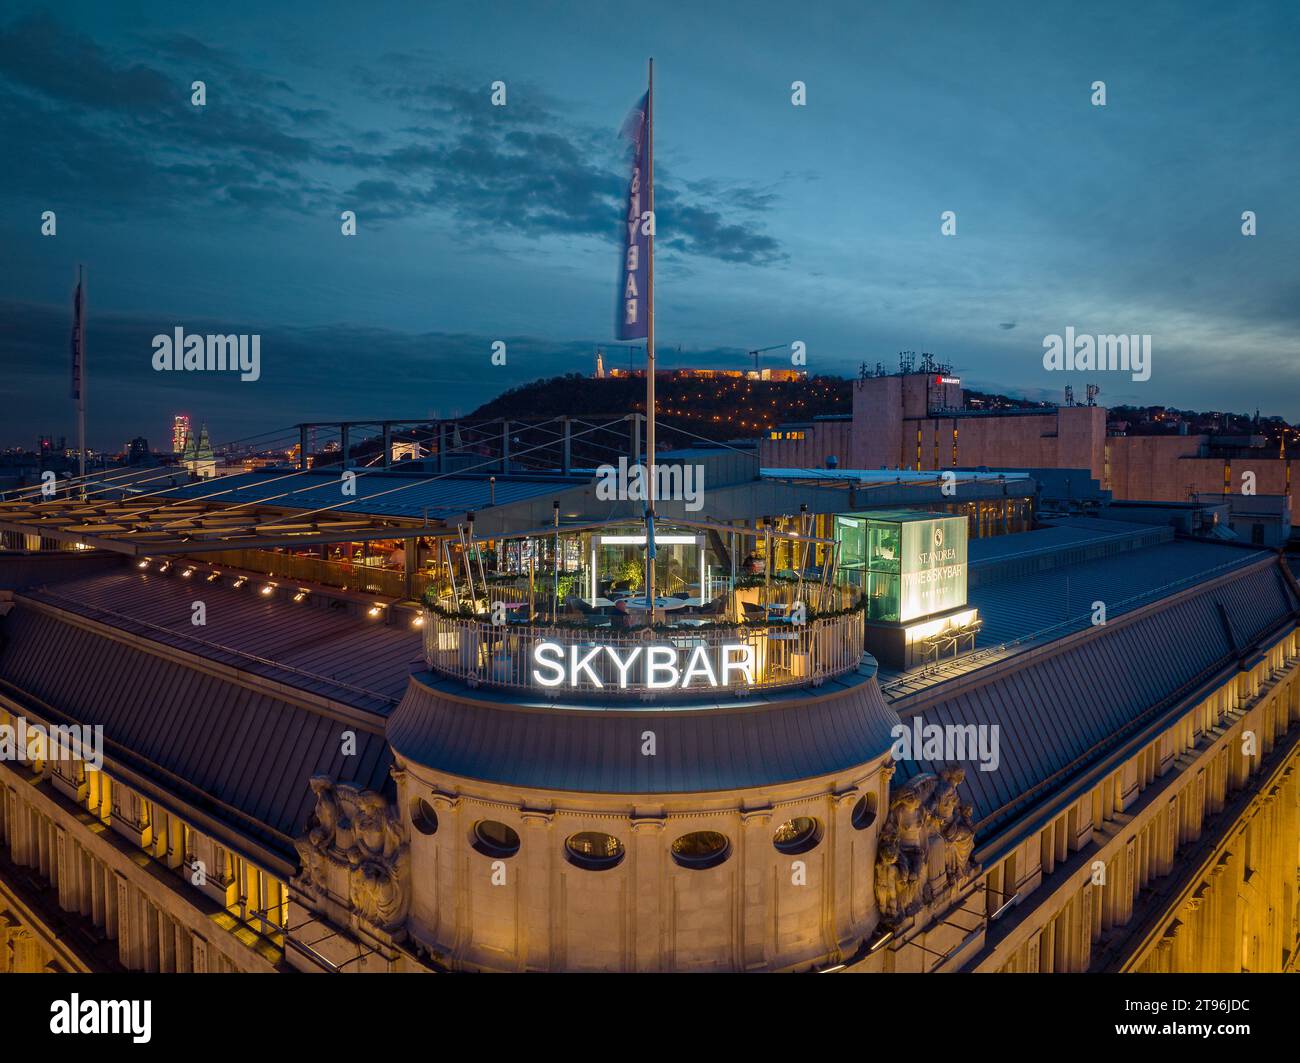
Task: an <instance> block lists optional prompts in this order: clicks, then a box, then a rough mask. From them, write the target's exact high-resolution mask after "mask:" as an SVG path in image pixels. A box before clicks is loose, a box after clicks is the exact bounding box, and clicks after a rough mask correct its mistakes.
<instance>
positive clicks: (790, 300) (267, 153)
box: [0, 0, 1300, 446]
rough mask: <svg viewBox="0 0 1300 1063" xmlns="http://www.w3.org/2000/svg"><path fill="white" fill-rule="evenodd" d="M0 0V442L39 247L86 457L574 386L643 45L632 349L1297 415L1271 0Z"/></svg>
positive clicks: (1287, 193)
mask: <svg viewBox="0 0 1300 1063" xmlns="http://www.w3.org/2000/svg"><path fill="white" fill-rule="evenodd" d="M742 11H743V12H744V14H743V15H742V14H741V13H740V12H742ZM5 12H6V14H5V15H4V16H3V17H2V18H3V20H2V21H0V143H3V145H4V148H3V151H4V163H3V165H2V166H0V255H2V256H3V257H2V258H0V262H3V286H2V287H0V370H2V372H0V409H3V411H4V414H3V416H2V417H0V444H4V445H9V444H13V443H26V444H28V445H30V443H31V442H32V440H33V439H34V437H35V435H36V434H37V433H38V432H40V431H52V432H55V433H56V434H57V433H67V434H68V435H72V432H73V427H74V420H73V413H72V409H71V404H70V402H69V401H68V399H67V389H66V375H67V329H68V321H69V307H70V296H71V287H72V279H73V275H74V271H75V266H76V264H77V263H78V262H83V263H85V264H86V266H87V268H88V271H89V278H90V279H89V284H88V292H89V306H90V310H91V319H90V331H89V336H88V347H89V357H90V359H91V361H90V369H89V373H90V396H91V409H90V440H91V443H92V444H93V445H96V446H120V444H121V442H122V440H124V439H125V438H126V437H127V436H129V435H134V434H136V433H144V434H146V435H147V436H148V437H149V438H150V440H151V442H154V443H155V445H157V444H161V443H163V442H164V441H165V436H166V432H167V428H166V426H167V424H168V423H169V421H170V416H171V414H172V413H173V412H176V411H179V410H185V411H188V412H190V413H192V414H193V415H194V416H195V417H196V418H197V419H201V420H204V421H207V422H208V423H209V424H210V425H211V426H212V430H213V437H214V439H229V438H235V437H237V436H241V435H246V434H249V433H251V432H255V431H260V430H263V429H269V428H273V427H276V426H279V425H284V424H289V423H292V422H294V421H298V420H305V419H313V418H315V419H324V418H330V417H377V416H391V417H416V416H427V415H430V414H441V415H447V414H454V413H457V412H465V411H468V410H470V409H472V408H473V407H474V406H476V405H477V404H479V403H480V402H481V401H483V400H485V399H487V398H489V397H491V396H492V395H494V394H496V393H497V392H498V391H500V390H502V389H503V388H505V387H509V386H513V385H516V384H519V383H522V382H524V381H526V380H530V379H533V378H535V377H538V376H544V375H552V374H555V373H561V372H568V371H574V370H578V371H584V372H585V371H590V368H591V365H592V352H593V351H594V349H595V347H596V346H597V345H600V344H604V345H606V346H607V348H609V347H610V344H611V340H612V337H613V303H614V295H615V291H614V288H615V271H616V268H617V258H618V249H617V244H616V240H617V234H618V226H619V222H620V215H621V206H620V203H619V199H620V197H621V193H622V186H623V184H624V181H625V174H624V154H623V148H622V146H621V144H620V142H619V140H618V136H617V134H618V129H619V127H620V125H621V124H622V121H623V118H624V116H625V115H626V113H627V111H628V109H629V107H630V106H631V105H632V103H633V102H634V101H635V100H636V98H637V96H638V95H639V93H640V92H641V91H643V85H644V77H645V57H646V56H647V55H651V54H653V55H654V56H655V59H656V88H657V93H656V112H657V113H656V168H657V176H658V203H657V206H658V208H659V217H658V223H659V224H658V227H659V236H660V238H659V241H658V252H659V254H658V261H657V277H658V329H659V340H660V349H661V354H662V358H663V362H664V363H665V364H667V365H673V364H713V365H721V364H733V365H739V364H744V363H745V358H744V355H743V352H744V350H746V349H748V348H751V347H761V346H767V345H769V344H776V343H788V342H790V341H791V340H794V339H801V340H803V341H804V342H805V343H806V344H807V348H808V352H809V367H810V368H811V369H812V370H814V371H824V372H839V373H845V374H848V373H851V372H853V371H854V370H855V369H856V367H857V365H858V364H859V363H860V362H863V361H866V362H869V363H871V364H873V365H874V363H875V362H876V361H878V360H883V361H886V362H894V361H895V360H896V352H897V351H899V350H900V349H913V350H917V351H933V352H935V353H936V354H938V355H939V356H941V357H942V358H945V359H947V360H949V361H951V362H953V363H954V364H955V366H956V367H957V369H958V370H959V371H960V372H961V374H962V376H963V378H964V379H965V380H966V381H967V382H968V383H970V384H974V385H976V386H984V387H989V388H998V389H1002V390H1008V391H1013V392H1016V393H1020V394H1028V395H1033V396H1040V395H1048V396H1059V394H1060V391H1061V388H1062V387H1063V386H1064V384H1065V383H1067V382H1073V383H1074V384H1075V385H1076V387H1079V388H1080V390H1081V388H1082V384H1083V383H1084V382H1085V381H1086V380H1089V379H1091V380H1095V381H1096V382H1098V383H1100V384H1101V386H1102V392H1103V394H1102V400H1103V402H1106V403H1108V404H1118V403H1121V402H1133V401H1140V402H1160V403H1167V404H1171V405H1181V406H1191V407H1200V408H1214V409H1235V410H1251V411H1253V410H1254V408H1255V407H1256V406H1259V407H1260V408H1262V410H1263V411H1264V412H1265V413H1278V414H1282V415H1283V416H1286V417H1288V418H1289V419H1293V420H1294V419H1297V418H1300V341H1298V340H1297V335H1298V334H1300V283H1298V282H1297V266H1296V263H1297V261H1300V207H1298V206H1297V189H1298V188H1300V184H1297V181H1298V179H1300V138H1297V135H1296V133H1297V129H1298V128H1300V5H1297V4H1295V3H1293V2H1290V0H1286V2H1273V3H1263V2H1243V3H1234V4H1231V5H1227V4H1221V3H1194V2H1176V3H1160V2H1152V3H1142V4H1134V3H1132V2H1131V0H1125V2H1116V3H1111V2H1099V3H1089V4H1076V3H1064V2H1062V3H1059V4H1057V3H1028V2H1027V3H999V2H990V3H983V4H968V3H927V2H910V3H897V4H874V3H873V4H863V3H861V2H852V0H850V2H843V3H825V2H818V0H811V2H808V3H802V4H790V3H787V2H784V0H781V2H751V3H746V4H745V5H743V7H742V6H738V5H736V4H735V3H734V2H733V3H712V2H707V0H692V2H687V3H676V2H669V0H664V2H658V3H654V4H641V5H626V4H612V3H595V2H590V3H577V2H572V3H552V4H538V3H527V2H522V0H521V2H507V0H500V2H496V3H492V4H466V3H442V2H434V3H429V2H419V3H415V2H413V3H390V2H384V0H375V2H372V3H369V4H364V5H361V4H339V3H332V2H330V0H313V2H310V3H298V2H285V3H274V4H272V3H239V2H226V3H223V4H220V5H206V4H192V3H176V4H162V3H159V4H143V3H127V2H119V3H115V4H111V5H108V4H103V3H81V2H69V0H65V2H61V3H60V4H58V5H53V6H50V7H48V8H47V7H42V6H39V5H27V4H23V3H12V2H11V3H9V4H6V5H5ZM194 80H203V81H205V82H206V85H207V105H206V106H205V107H202V108H199V107H194V106H192V105H191V103H190V83H191V82H192V81H194ZM497 80H500V81H504V82H505V83H506V86H507V105H506V106H505V107H493V106H491V104H490V99H489V97H490V91H491V90H490V85H491V83H492V82H493V81H497ZM795 80H801V81H804V82H805V83H806V85H807V106H806V107H794V106H792V105H791V103H790V86H791V82H792V81H795ZM1096 80H1102V81H1105V83H1106V89H1107V106H1105V107H1094V106H1092V105H1091V103H1090V94H1091V89H1090V86H1091V84H1092V82H1094V81H1096ZM44 210H53V211H55V212H56V214H57V218H58V234H57V236H55V237H52V238H51V237H43V236H42V235H41V233H40V215H41V212H42V211H44ZM343 210H354V211H355V212H356V214H357V217H358V225H359V235H358V236H357V237H355V238H346V237H344V236H342V235H341V233H340V228H339V214H340V212H341V211H343ZM945 210H952V211H955V212H956V214H957V229H958V231H957V235H956V236H955V237H944V236H942V235H941V234H940V214H941V212H942V211H945ZM1243 210H1253V211H1255V212H1256V213H1257V216H1258V226H1259V235H1257V236H1255V237H1250V238H1248V237H1244V236H1242V235H1241V231H1240V229H1241V220H1240V219H1241V213H1242V211H1243ZM177 326H183V327H186V328H187V329H190V330H192V331H220V332H257V333H260V334H261V336H262V360H263V373H262V379H261V380H260V381H258V382H257V383H239V382H238V381H236V380H234V379H213V378H211V377H208V376H205V375H203V374H171V375H166V374H158V373H155V372H154V371H153V370H152V369H151V367H150V362H149V359H150V354H151V348H150V338H151V337H152V336H153V335H155V334H156V333H159V332H170V331H171V330H172V329H174V328H175V327H177ZM1066 326H1074V327H1075V328H1076V329H1077V330H1078V331H1079V332H1095V333H1106V332H1125V333H1132V332H1140V333H1150V334H1151V335H1152V337H1153V341H1152V342H1153V350H1154V355H1153V372H1152V375H1151V379H1150V380H1149V381H1148V382H1146V383H1134V382H1133V381H1131V380H1130V379H1129V378H1128V377H1127V376H1123V375H1120V374H1115V373H1111V374H1096V375H1093V376H1091V377H1084V376H1081V377H1077V378H1075V379H1073V381H1071V380H1069V379H1068V378H1066V377H1064V376H1063V375H1061V374H1049V373H1046V372H1044V371H1043V369H1042V365H1041V359H1042V350H1043V346H1042V345H1043V337H1044V335H1046V334H1048V333H1053V332H1061V331H1063V330H1064V328H1065V327H1066ZM494 339H503V340H505V341H506V342H507V344H508V352H509V353H508V364H507V365H506V366H504V367H492V366H491V365H490V364H489V361H488V359H489V354H490V345H491V343H492V341H493V340H494ZM679 348H680V353H679ZM609 357H610V359H611V360H612V361H615V362H616V363H617V362H619V361H623V362H625V361H626V354H623V353H614V352H613V351H611V354H610V355H609Z"/></svg>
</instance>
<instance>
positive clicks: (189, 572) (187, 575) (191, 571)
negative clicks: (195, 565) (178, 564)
mask: <svg viewBox="0 0 1300 1063" xmlns="http://www.w3.org/2000/svg"><path fill="white" fill-rule="evenodd" d="M192 575H194V569H192V568H187V569H186V570H185V571H184V572H182V573H181V576H183V577H184V578H185V579H189V578H190V577H191V576H192Z"/></svg>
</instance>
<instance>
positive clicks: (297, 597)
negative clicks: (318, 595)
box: [293, 591, 307, 602]
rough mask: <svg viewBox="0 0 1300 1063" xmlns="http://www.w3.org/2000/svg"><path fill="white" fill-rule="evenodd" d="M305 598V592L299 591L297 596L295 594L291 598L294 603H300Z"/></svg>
mask: <svg viewBox="0 0 1300 1063" xmlns="http://www.w3.org/2000/svg"><path fill="white" fill-rule="evenodd" d="M306 597H307V592H306V591H299V592H298V593H297V594H295V595H294V596H293V600H294V601H295V602H300V601H302V600H303V599H304V598H306Z"/></svg>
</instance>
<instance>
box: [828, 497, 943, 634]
mask: <svg viewBox="0 0 1300 1063" xmlns="http://www.w3.org/2000/svg"><path fill="white" fill-rule="evenodd" d="M835 538H836V541H837V542H838V543H839V545H840V565H841V568H842V569H843V571H844V575H845V578H846V579H847V580H848V581H849V582H850V583H851V584H852V585H854V586H856V587H859V588H861V589H862V591H863V593H864V594H865V596H866V599H867V619H868V620H879V621H885V622H890V623H899V622H903V621H908V620H914V619H916V618H918V617H922V616H928V615H930V614H932V613H939V612H943V611H945V610H947V609H952V608H955V607H957V606H960V605H965V604H966V541H967V521H966V519H965V518H964V517H949V516H945V515H941V514H924V513H916V514H913V513H905V512H904V513H898V512H891V513H878V514H875V515H872V514H867V513H862V514H843V513H841V514H837V515H836V517H835Z"/></svg>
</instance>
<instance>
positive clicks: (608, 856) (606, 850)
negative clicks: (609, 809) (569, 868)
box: [564, 830, 626, 871]
mask: <svg viewBox="0 0 1300 1063" xmlns="http://www.w3.org/2000/svg"><path fill="white" fill-rule="evenodd" d="M625 852H626V850H625V849H624V848H623V843H622V842H621V841H619V840H618V839H617V838H615V837H614V835H612V834H602V833H601V832H600V831H596V830H584V831H581V832H580V833H578V834H574V835H572V836H571V837H570V838H569V839H568V840H567V841H566V842H565V843H564V853H565V855H566V856H567V857H568V858H569V863H571V864H573V865H574V866H576V867H581V868H585V869H586V870H588V871H607V870H608V869H609V868H611V867H617V866H618V865H619V863H620V861H622V859H623V854H624V853H625Z"/></svg>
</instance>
